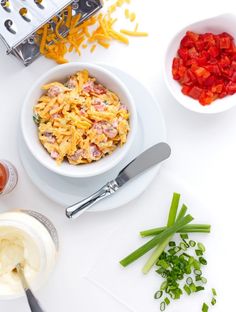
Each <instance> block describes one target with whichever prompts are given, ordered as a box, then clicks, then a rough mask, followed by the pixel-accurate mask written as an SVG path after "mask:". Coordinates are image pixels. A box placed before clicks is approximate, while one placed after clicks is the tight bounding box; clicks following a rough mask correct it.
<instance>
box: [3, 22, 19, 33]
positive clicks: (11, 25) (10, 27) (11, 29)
mask: <svg viewBox="0 0 236 312" xmlns="http://www.w3.org/2000/svg"><path fill="white" fill-rule="evenodd" d="M4 26H5V27H6V29H7V30H8V31H9V32H10V33H12V34H13V35H15V34H16V27H15V25H14V23H13V21H12V20H11V19H7V20H6V21H5V22H4Z"/></svg>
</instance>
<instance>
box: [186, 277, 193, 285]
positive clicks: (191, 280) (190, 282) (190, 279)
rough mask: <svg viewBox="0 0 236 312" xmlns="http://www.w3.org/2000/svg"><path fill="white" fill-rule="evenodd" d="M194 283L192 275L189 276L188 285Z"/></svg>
mask: <svg viewBox="0 0 236 312" xmlns="http://www.w3.org/2000/svg"><path fill="white" fill-rule="evenodd" d="M192 283H193V279H192V277H188V278H187V279H186V284H187V285H191V284H192Z"/></svg>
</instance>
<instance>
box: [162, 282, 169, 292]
mask: <svg viewBox="0 0 236 312" xmlns="http://www.w3.org/2000/svg"><path fill="white" fill-rule="evenodd" d="M167 286H168V283H167V281H164V282H163V283H162V284H161V287H160V290H165V289H166V288H167Z"/></svg>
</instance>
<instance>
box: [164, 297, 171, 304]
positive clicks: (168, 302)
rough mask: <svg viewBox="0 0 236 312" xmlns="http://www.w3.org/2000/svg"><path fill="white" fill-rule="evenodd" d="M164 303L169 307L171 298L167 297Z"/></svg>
mask: <svg viewBox="0 0 236 312" xmlns="http://www.w3.org/2000/svg"><path fill="white" fill-rule="evenodd" d="M164 301H165V303H166V305H169V304H170V299H169V298H167V297H166V298H165V299H164Z"/></svg>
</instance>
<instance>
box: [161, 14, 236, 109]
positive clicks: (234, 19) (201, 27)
mask: <svg viewBox="0 0 236 312" xmlns="http://www.w3.org/2000/svg"><path fill="white" fill-rule="evenodd" d="M187 30H191V31H194V32H197V33H206V32H211V33H215V34H218V33H221V32H228V33H229V34H231V35H232V36H233V37H234V38H235V40H236V16H235V15H233V14H223V15H219V16H216V17H213V18H209V19H205V20H202V21H200V22H197V23H194V24H191V25H188V26H186V27H185V28H184V29H182V30H181V31H180V32H178V33H177V35H175V36H174V38H173V39H172V40H171V42H170V44H169V45H168V48H167V51H166V54H165V62H164V76H165V81H166V84H167V86H168V88H169V90H170V92H171V93H172V95H173V97H174V98H175V99H176V100H177V101H178V102H179V103H180V104H181V105H182V106H184V107H185V108H187V109H189V110H191V111H194V112H197V113H203V114H214V113H220V112H223V111H226V110H228V109H230V108H232V107H234V106H235V105H236V96H235V95H233V96H227V97H225V98H223V99H220V100H216V101H214V102H213V103H212V104H210V105H207V106H202V105H201V104H200V103H199V102H198V101H196V100H194V99H192V98H190V97H188V96H186V95H184V94H183V93H182V92H181V86H180V84H179V83H178V82H177V81H175V80H174V79H173V78H172V72H171V69H172V61H173V58H174V57H175V56H176V53H177V50H178V48H179V45H180V41H181V39H182V38H183V36H184V35H185V33H186V31H187Z"/></svg>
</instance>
